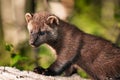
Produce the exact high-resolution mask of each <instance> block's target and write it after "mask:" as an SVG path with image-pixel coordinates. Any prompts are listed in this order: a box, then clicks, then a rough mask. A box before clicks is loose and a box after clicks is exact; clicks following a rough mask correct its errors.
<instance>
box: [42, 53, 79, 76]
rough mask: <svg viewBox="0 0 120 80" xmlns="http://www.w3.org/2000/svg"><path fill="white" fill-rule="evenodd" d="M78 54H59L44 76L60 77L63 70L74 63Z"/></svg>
mask: <svg viewBox="0 0 120 80" xmlns="http://www.w3.org/2000/svg"><path fill="white" fill-rule="evenodd" d="M76 57H78V54H74V53H73V54H71V55H70V54H69V55H68V54H65V53H64V54H60V55H58V56H57V60H56V61H55V62H54V63H53V64H52V65H51V66H50V67H49V68H48V69H47V70H46V72H45V73H44V74H45V75H52V76H55V75H60V74H61V73H62V72H64V71H65V70H67V69H69V68H70V66H71V65H72V64H73V63H75V62H74V61H75V60H76Z"/></svg>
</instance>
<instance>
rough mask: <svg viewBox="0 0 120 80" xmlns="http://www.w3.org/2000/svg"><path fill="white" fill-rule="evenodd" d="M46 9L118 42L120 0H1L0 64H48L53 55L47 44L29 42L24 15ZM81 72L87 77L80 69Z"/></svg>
mask: <svg viewBox="0 0 120 80" xmlns="http://www.w3.org/2000/svg"><path fill="white" fill-rule="evenodd" d="M40 10H47V11H49V12H52V13H54V14H56V15H57V16H59V17H60V18H61V19H63V20H65V21H67V22H69V23H71V24H74V25H76V26H77V27H78V28H79V29H81V30H83V31H84V32H86V33H90V34H93V35H96V36H100V37H103V38H105V39H107V40H110V41H111V42H113V43H115V44H116V45H118V46H119V45H120V0H0V65H1V66H15V67H17V68H19V69H20V70H32V69H33V68H34V67H35V66H38V65H39V66H42V67H43V68H47V67H49V66H50V64H51V63H53V62H54V61H55V58H56V57H55V55H54V54H52V51H51V49H50V48H49V46H47V45H46V44H44V45H42V46H40V47H39V48H37V49H35V48H32V47H31V46H30V45H29V43H28V40H29V34H28V31H27V28H26V26H27V24H26V22H25V18H24V15H25V13H26V12H30V13H35V12H38V11H40ZM78 72H79V73H80V75H81V76H83V77H88V76H87V75H86V74H85V73H83V72H82V70H79V71H78Z"/></svg>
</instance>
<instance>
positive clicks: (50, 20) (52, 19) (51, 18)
mask: <svg viewBox="0 0 120 80" xmlns="http://www.w3.org/2000/svg"><path fill="white" fill-rule="evenodd" d="M47 21H48V22H49V23H50V24H53V23H55V24H57V25H59V19H58V18H57V17H56V16H49V17H48V18H47Z"/></svg>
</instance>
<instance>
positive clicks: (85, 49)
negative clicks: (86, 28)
mask: <svg viewBox="0 0 120 80" xmlns="http://www.w3.org/2000/svg"><path fill="white" fill-rule="evenodd" d="M50 16H54V17H55V18H51V19H50V20H48V17H50ZM29 18H30V20H29ZM56 18H57V19H58V21H59V23H57V20H56ZM26 20H27V22H28V24H29V23H31V24H30V25H32V28H31V29H29V32H31V33H30V44H31V45H33V46H35V47H37V46H39V45H41V44H43V43H47V44H49V45H50V46H52V47H53V48H54V49H55V50H56V52H57V60H56V61H55V62H54V63H53V64H52V65H51V66H50V68H48V69H47V70H44V74H45V75H59V74H61V73H62V72H64V71H67V70H69V68H70V69H73V70H72V71H70V72H71V73H70V72H69V74H68V75H71V74H72V73H73V71H74V70H75V67H74V65H78V66H80V67H81V68H83V69H84V70H85V71H86V72H87V73H88V74H89V75H90V76H91V77H92V78H93V79H94V80H120V48H118V47H116V46H115V45H113V44H112V43H111V42H109V41H107V40H104V39H102V38H99V37H96V36H93V35H90V34H86V33H84V32H83V31H81V30H79V29H78V28H77V27H76V26H74V25H71V24H69V23H67V22H64V21H62V20H60V19H59V18H58V17H56V16H55V15H53V14H51V13H48V12H39V13H35V14H34V15H33V16H31V15H30V14H28V13H27V14H26ZM42 31H43V32H44V33H40V32H42ZM52 32H53V34H52ZM41 34H42V35H41Z"/></svg>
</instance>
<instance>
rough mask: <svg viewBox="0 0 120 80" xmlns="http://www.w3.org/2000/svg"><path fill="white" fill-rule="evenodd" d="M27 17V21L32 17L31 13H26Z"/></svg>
mask: <svg viewBox="0 0 120 80" xmlns="http://www.w3.org/2000/svg"><path fill="white" fill-rule="evenodd" d="M25 19H26V21H27V23H28V22H29V21H30V20H31V19H32V15H31V14H30V13H26V14H25Z"/></svg>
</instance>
